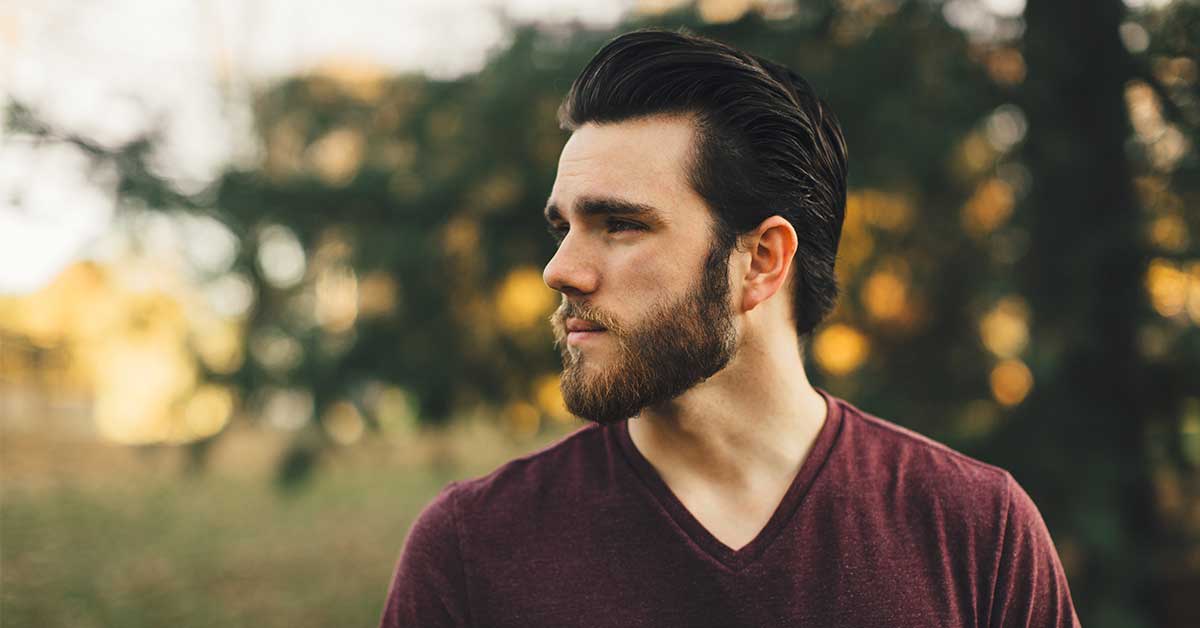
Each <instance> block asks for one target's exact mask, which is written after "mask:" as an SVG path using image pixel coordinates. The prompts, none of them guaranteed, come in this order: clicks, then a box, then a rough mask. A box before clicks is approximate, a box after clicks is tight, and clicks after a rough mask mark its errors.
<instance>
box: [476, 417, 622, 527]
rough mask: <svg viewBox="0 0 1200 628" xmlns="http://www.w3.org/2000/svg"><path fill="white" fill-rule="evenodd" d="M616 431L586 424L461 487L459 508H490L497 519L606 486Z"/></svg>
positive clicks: (526, 511)
mask: <svg viewBox="0 0 1200 628" xmlns="http://www.w3.org/2000/svg"><path fill="white" fill-rule="evenodd" d="M606 429H611V428H605V427H601V426H599V425H594V424H590V425H586V426H583V427H580V428H579V429H577V430H575V431H574V432H572V433H570V434H568V435H566V436H563V437H562V438H560V439H558V440H557V441H555V442H554V443H551V444H549V445H547V446H545V447H542V448H540V449H538V450H536V451H533V452H531V453H529V454H526V455H523V456H520V457H518V458H514V459H512V460H509V461H508V462H506V463H504V464H503V465H501V466H499V467H497V468H496V469H495V470H493V471H491V472H490V473H487V474H485V475H482V476H479V477H474V478H468V479H464V480H459V481H457V482H455V492H456V494H457V500H458V503H459V508H461V509H464V510H468V509H469V510H480V509H484V510H487V511H488V512H489V513H491V515H492V516H497V515H503V513H504V512H506V511H516V512H524V513H530V511H531V509H534V510H536V509H538V508H544V507H546V506H547V505H549V504H554V503H559V502H561V501H563V500H567V501H569V500H570V498H572V497H578V496H579V495H581V494H585V493H586V492H587V490H588V489H589V488H592V487H598V486H599V484H600V483H601V482H603V479H604V478H603V476H604V467H605V465H606V464H607V463H608V462H609V459H610V457H611V455H612V452H611V451H609V447H610V444H609V442H608V439H607V438H605V430H606Z"/></svg>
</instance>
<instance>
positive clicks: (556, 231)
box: [546, 225, 567, 244]
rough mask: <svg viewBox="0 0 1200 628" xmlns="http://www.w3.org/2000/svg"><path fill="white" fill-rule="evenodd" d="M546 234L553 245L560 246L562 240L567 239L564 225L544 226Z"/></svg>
mask: <svg viewBox="0 0 1200 628" xmlns="http://www.w3.org/2000/svg"><path fill="white" fill-rule="evenodd" d="M546 232H547V233H549V234H550V237H551V238H552V239H553V240H554V243H555V244H562V241H563V238H566V237H567V227H566V226H565V225H546Z"/></svg>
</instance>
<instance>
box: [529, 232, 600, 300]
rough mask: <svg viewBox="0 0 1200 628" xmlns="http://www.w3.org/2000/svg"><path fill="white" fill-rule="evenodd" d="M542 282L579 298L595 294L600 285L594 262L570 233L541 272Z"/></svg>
mask: <svg viewBox="0 0 1200 628" xmlns="http://www.w3.org/2000/svg"><path fill="white" fill-rule="evenodd" d="M542 281H545V282H546V285H547V286H550V287H551V288H552V289H554V290H557V291H559V292H561V293H563V294H566V295H569V296H580V295H584V294H590V293H592V292H595V290H596V287H597V286H598V285H599V283H600V273H599V272H597V270H596V264H595V260H593V259H591V256H590V254H589V253H588V252H587V251H586V250H585V247H584V246H583V241H582V240H580V239H578V238H575V237H574V236H573V234H571V233H570V232H568V233H567V236H566V237H565V238H564V239H563V241H562V242H561V243H560V244H559V245H558V250H557V251H556V252H555V253H554V257H552V258H550V261H549V262H547V263H546V268H545V269H543V270H542Z"/></svg>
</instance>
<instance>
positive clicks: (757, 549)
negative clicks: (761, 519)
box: [612, 388, 843, 571]
mask: <svg viewBox="0 0 1200 628" xmlns="http://www.w3.org/2000/svg"><path fill="white" fill-rule="evenodd" d="M816 390H817V392H819V393H820V394H821V396H822V397H824V398H825V404H826V408H827V410H826V413H825V423H824V425H822V426H821V430H820V431H819V432H818V433H817V438H816V439H815V440H814V441H813V444H812V447H811V448H810V449H809V452H808V455H807V456H806V457H805V459H804V462H803V463H801V465H800V470H799V471H797V472H796V477H795V478H793V479H792V484H791V486H789V487H788V490H787V492H786V493H785V494H784V496H783V499H782V500H781V501H780V502H779V505H778V506H777V507H776V508H775V512H774V513H772V515H771V518H770V519H769V520H768V521H767V524H766V525H765V526H763V529H762V530H761V531H759V533H758V535H757V536H755V537H754V539H752V540H751V541H750V542H749V543H747V544H746V545H744V546H742V548H741V549H738V550H734V549H733V548H731V547H729V546H728V545H726V544H725V543H723V542H721V541H720V540H718V539H717V537H715V536H713V535H712V533H711V532H709V531H708V529H707V528H705V527H704V526H703V525H702V524H701V523H700V521H699V520H698V519H696V517H695V516H694V515H692V513H691V511H689V510H688V509H687V507H686V506H684V505H683V502H681V501H679V498H678V497H676V496H675V493H673V492H671V489H670V487H668V486H667V483H666V482H665V481H664V480H663V479H662V476H660V475H659V474H658V471H657V470H656V469H655V468H654V466H653V465H651V464H650V461H649V460H646V458H645V457H644V456H642V452H640V451H638V448H637V446H636V445H634V443H633V439H632V438H630V436H629V420H628V419H625V420H623V421H621V422H620V423H617V424H616V425H615V426H613V427H614V429H613V430H612V432H613V433H615V435H616V438H617V441H618V442H619V444H620V448H621V450H622V451H623V452H624V454H625V459H626V460H627V461H628V462H629V464H630V465H631V466H632V467H633V470H634V472H635V474H636V475H637V476H638V478H639V479H640V480H641V482H642V485H643V486H644V487H645V488H646V489H647V490H648V491H649V492H650V494H651V495H652V496H653V498H654V499H655V500H656V501H657V502H658V503H659V504H660V505H661V506H662V507H663V509H664V510H666V512H667V514H668V515H670V517H671V519H673V520H674V522H675V523H676V525H677V526H678V527H679V528H680V530H681V531H682V532H683V533H684V534H685V535H686V536H687V537H688V538H689V539H691V540H692V541H693V542H694V543H695V544H696V545H697V546H699V547H700V548H701V549H703V550H704V551H705V552H706V553H707V554H708V555H709V556H711V557H712V558H713V559H714V560H716V561H717V562H719V563H720V564H722V565H724V566H725V567H726V568H727V569H729V570H730V571H740V570H741V569H742V568H743V567H746V566H747V565H749V564H750V563H753V562H754V561H755V559H757V558H758V557H759V556H760V555H761V554H762V553H763V551H764V550H766V549H767V547H768V546H770V544H771V542H772V541H773V540H775V537H776V536H778V535H779V532H780V531H781V530H783V528H784V527H785V526H786V525H787V523H788V521H790V520H791V518H792V515H793V514H794V513H795V511H796V509H797V507H798V506H799V505H800V502H801V501H803V499H804V496H805V495H806V494H807V493H808V489H809V487H810V486H812V483H813V480H814V479H816V477H817V474H818V473H819V472H820V470H821V467H822V466H824V463H825V460H826V459H828V458H829V452H830V451H832V449H833V445H834V442H835V441H836V440H837V436H838V434H839V433H840V432H841V425H842V413H843V410H842V407H841V404H840V403H839V400H838V399H836V398H835V397H833V396H832V395H830V394H829V393H827V392H825V391H824V390H821V389H820V388H817V389H816Z"/></svg>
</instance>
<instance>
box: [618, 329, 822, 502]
mask: <svg viewBox="0 0 1200 628" xmlns="http://www.w3.org/2000/svg"><path fill="white" fill-rule="evenodd" d="M742 340H743V342H742V345H741V346H740V347H739V349H738V351H737V353H736V355H735V356H734V358H733V359H732V360H730V363H729V365H728V366H726V368H724V369H722V370H721V372H719V373H717V374H716V375H714V376H713V377H711V378H709V379H708V380H706V381H705V382H703V383H701V384H698V385H697V386H695V387H693V388H692V389H691V390H689V391H687V392H686V393H684V394H683V395H681V396H680V397H678V398H676V399H674V400H672V401H670V402H668V403H665V404H661V405H659V406H654V407H648V408H645V409H643V410H642V412H641V413H640V414H639V415H638V416H636V417H634V418H632V419H630V420H629V435H630V437H631V438H632V439H633V441H634V444H635V445H636V446H637V448H638V451H640V452H641V453H642V455H643V457H645V458H646V459H647V460H648V461H649V462H650V463H651V464H652V465H654V467H655V468H656V469H657V470H658V471H659V473H660V474H661V475H662V476H663V478H664V479H665V480H666V481H667V483H668V484H672V483H673V482H674V483H677V484H702V485H704V486H707V487H710V488H711V489H712V490H720V491H730V492H738V491H747V490H750V491H756V490H761V489H762V487H764V486H772V485H773V486H779V485H781V484H790V482H791V480H792V479H793V478H794V477H795V475H796V473H797V472H798V470H799V468H800V465H801V464H802V463H803V462H804V459H805V458H806V457H807V455H808V451H809V449H810V448H811V446H812V442H813V441H814V440H815V439H816V435H817V433H818V432H819V431H820V429H821V426H822V425H824V422H825V415H826V404H825V400H824V398H823V397H822V396H821V394H820V393H818V392H817V391H816V390H815V389H814V388H813V387H812V385H811V384H810V383H809V381H808V377H807V375H806V374H805V371H804V360H803V356H802V354H801V352H800V347H799V344H798V342H797V340H796V336H795V334H794V333H779V334H775V335H773V336H770V337H766V336H761V335H757V336H750V335H748V336H747V337H744V338H743V339H742Z"/></svg>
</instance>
